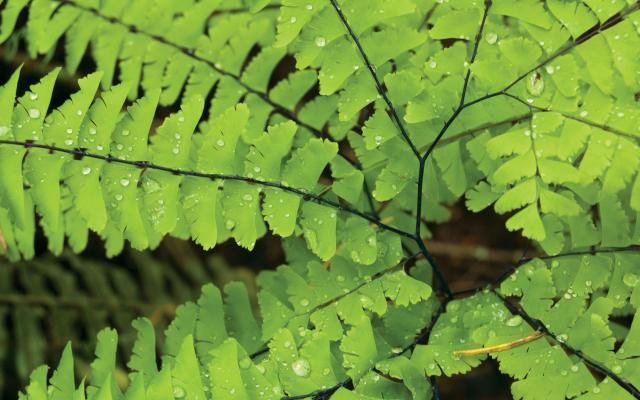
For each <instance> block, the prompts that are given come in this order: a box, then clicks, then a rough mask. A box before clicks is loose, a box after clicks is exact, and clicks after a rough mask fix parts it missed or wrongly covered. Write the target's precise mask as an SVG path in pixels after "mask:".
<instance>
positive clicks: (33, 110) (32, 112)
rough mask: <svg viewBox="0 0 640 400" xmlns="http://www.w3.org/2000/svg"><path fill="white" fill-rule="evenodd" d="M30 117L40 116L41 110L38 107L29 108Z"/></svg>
mask: <svg viewBox="0 0 640 400" xmlns="http://www.w3.org/2000/svg"><path fill="white" fill-rule="evenodd" d="M29 117H31V118H40V110H38V109H36V108H30V109H29Z"/></svg>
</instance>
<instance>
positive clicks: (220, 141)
mask: <svg viewBox="0 0 640 400" xmlns="http://www.w3.org/2000/svg"><path fill="white" fill-rule="evenodd" d="M216 144H217V145H218V146H220V147H222V146H224V140H222V139H218V141H217V142H216Z"/></svg>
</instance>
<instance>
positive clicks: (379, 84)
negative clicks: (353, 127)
mask: <svg viewBox="0 0 640 400" xmlns="http://www.w3.org/2000/svg"><path fill="white" fill-rule="evenodd" d="M329 1H330V2H331V5H332V6H333V8H334V9H335V10H336V12H337V13H338V16H339V17H340V20H341V21H342V23H343V25H344V27H345V28H346V29H347V32H349V36H351V39H353V42H354V43H355V45H356V47H357V48H358V52H359V53H360V56H361V57H362V60H363V61H364V63H365V65H366V66H367V69H368V70H369V72H370V73H371V77H372V78H373V81H374V82H375V84H376V89H377V91H378V94H379V95H380V96H381V97H382V99H383V100H384V102H385V103H386V104H387V108H388V109H389V112H390V113H391V117H392V118H393V121H394V122H395V124H396V126H397V127H398V129H399V130H400V134H401V135H402V137H403V138H404V140H406V142H407V144H408V145H409V147H410V148H411V151H412V152H413V154H414V155H415V156H416V157H417V158H420V152H419V151H418V149H417V148H416V146H415V144H414V143H413V142H412V141H411V138H410V137H409V133H408V132H407V130H406V129H405V127H404V124H403V123H402V121H401V120H400V117H399V116H398V112H397V111H396V108H395V107H394V106H393V103H391V100H390V99H389V96H387V92H386V90H384V88H383V87H382V82H380V79H379V78H378V74H376V70H375V68H376V67H375V66H374V65H373V64H372V63H371V61H370V60H369V56H367V53H366V52H365V51H364V48H363V47H362V43H360V39H359V38H358V36H357V35H356V33H355V32H354V31H353V28H351V25H349V22H348V21H347V18H346V17H345V15H344V13H343V12H342V9H341V8H340V5H339V4H338V2H337V1H336V0H329Z"/></svg>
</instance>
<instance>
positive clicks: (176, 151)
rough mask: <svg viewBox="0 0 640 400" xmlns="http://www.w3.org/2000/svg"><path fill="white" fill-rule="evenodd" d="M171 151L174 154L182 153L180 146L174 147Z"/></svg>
mask: <svg viewBox="0 0 640 400" xmlns="http://www.w3.org/2000/svg"><path fill="white" fill-rule="evenodd" d="M171 152H172V153H173V154H179V153H180V148H179V147H174V148H173V150H171Z"/></svg>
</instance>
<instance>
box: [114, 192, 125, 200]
mask: <svg viewBox="0 0 640 400" xmlns="http://www.w3.org/2000/svg"><path fill="white" fill-rule="evenodd" d="M114 197H115V199H116V200H117V201H122V199H123V198H124V197H123V196H122V194H120V193H118V194H116V195H115V196H114Z"/></svg>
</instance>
